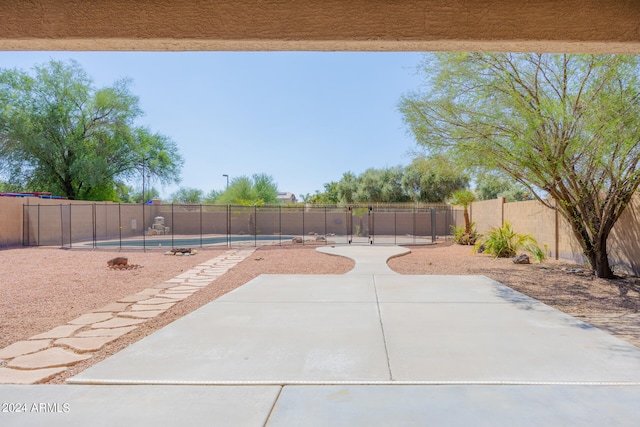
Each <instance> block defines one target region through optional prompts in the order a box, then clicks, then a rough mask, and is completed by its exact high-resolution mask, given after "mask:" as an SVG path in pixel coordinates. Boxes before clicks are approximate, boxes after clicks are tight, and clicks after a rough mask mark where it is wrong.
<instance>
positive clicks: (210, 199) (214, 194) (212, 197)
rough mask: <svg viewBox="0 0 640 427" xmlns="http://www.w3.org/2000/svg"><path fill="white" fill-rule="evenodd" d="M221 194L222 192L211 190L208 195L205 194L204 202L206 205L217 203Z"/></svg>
mask: <svg viewBox="0 0 640 427" xmlns="http://www.w3.org/2000/svg"><path fill="white" fill-rule="evenodd" d="M220 194H222V192H221V191H216V190H211V191H209V192H208V193H207V194H205V196H204V198H203V199H202V200H203V202H204V203H215V202H216V199H217V198H218V197H220Z"/></svg>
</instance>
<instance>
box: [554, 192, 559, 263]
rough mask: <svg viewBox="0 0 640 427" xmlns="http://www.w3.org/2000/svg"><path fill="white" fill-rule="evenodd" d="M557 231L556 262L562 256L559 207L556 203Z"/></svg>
mask: <svg viewBox="0 0 640 427" xmlns="http://www.w3.org/2000/svg"><path fill="white" fill-rule="evenodd" d="M554 212H555V215H554V216H555V229H556V235H555V253H556V257H555V258H556V261H557V260H559V259H560V254H559V253H558V252H559V251H560V241H559V240H560V229H559V224H558V220H559V218H558V206H557V203H556V209H555V211H554Z"/></svg>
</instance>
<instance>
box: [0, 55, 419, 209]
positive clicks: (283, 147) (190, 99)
mask: <svg viewBox="0 0 640 427" xmlns="http://www.w3.org/2000/svg"><path fill="white" fill-rule="evenodd" d="M71 58H73V59H75V60H77V61H78V62H79V63H80V64H81V65H82V66H83V68H84V69H85V70H86V71H87V73H88V74H89V75H90V76H91V77H92V78H93V79H94V82H95V83H96V86H98V87H100V86H107V85H111V84H112V83H113V82H114V81H115V80H117V79H120V78H123V77H129V78H131V79H132V80H133V84H132V86H131V88H132V91H133V93H135V94H136V95H137V96H138V97H139V98H140V106H141V107H142V110H143V111H144V113H145V114H144V116H143V117H142V118H141V119H139V120H138V122H137V124H139V125H144V126H148V127H149V128H151V130H153V131H155V132H160V133H162V134H164V135H167V136H169V137H171V138H172V139H173V140H174V141H176V143H177V144H178V146H179V148H180V152H181V154H182V155H183V157H184V159H185V164H184V168H183V170H182V182H181V183H180V184H178V185H172V186H165V187H161V186H159V185H157V184H154V185H155V187H156V188H158V189H159V190H160V192H161V194H162V195H163V196H168V195H169V194H171V193H172V192H174V191H175V190H176V189H177V188H178V187H194V188H199V189H201V190H203V191H204V192H205V193H207V192H209V191H210V190H212V189H216V190H222V189H224V187H225V185H226V179H225V178H224V177H223V176H222V175H223V174H228V175H229V176H230V177H231V178H233V177H237V176H239V175H249V176H250V175H251V174H253V173H259V172H264V173H267V174H269V175H271V176H273V178H274V181H275V182H276V183H277V184H278V187H279V190H280V191H290V192H292V193H294V194H295V195H296V196H297V197H299V195H300V194H306V193H314V192H315V191H316V190H322V188H323V187H322V185H323V184H324V183H326V182H329V181H337V180H339V179H340V177H341V176H342V174H343V173H344V172H347V171H352V172H354V173H361V172H362V171H364V170H365V169H367V168H370V167H375V168H383V167H388V166H389V167H390V166H395V165H398V164H407V163H409V162H410V160H411V158H410V155H409V154H408V151H409V150H411V149H412V148H414V146H415V144H414V142H413V140H412V138H411V136H410V135H408V134H407V132H406V130H405V127H404V125H403V123H402V119H401V116H400V114H399V113H398V111H397V105H398V101H399V99H400V97H401V95H402V94H404V93H406V92H407V91H410V90H413V89H417V88H418V86H419V85H420V82H421V79H420V77H419V76H417V75H416V72H415V70H416V66H417V65H418V63H419V62H420V59H421V55H420V54H419V53H320V52H193V53H191V52H180V53H152V52H144V53H140V52H0V68H14V67H17V68H20V69H23V70H30V69H31V68H32V67H33V66H34V65H36V64H43V63H45V62H48V61H49V60H50V59H56V60H67V59H71ZM132 184H133V185H136V186H137V187H139V186H140V185H141V183H132Z"/></svg>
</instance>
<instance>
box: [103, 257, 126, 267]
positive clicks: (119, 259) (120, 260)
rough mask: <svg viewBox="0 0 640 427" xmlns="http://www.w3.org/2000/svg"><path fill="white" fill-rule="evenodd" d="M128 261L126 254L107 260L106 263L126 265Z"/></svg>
mask: <svg viewBox="0 0 640 427" xmlns="http://www.w3.org/2000/svg"><path fill="white" fill-rule="evenodd" d="M128 262H129V258H127V257H126V256H119V257H116V258H113V259H110V260H109V261H107V265H108V266H109V267H113V266H114V265H127V263H128Z"/></svg>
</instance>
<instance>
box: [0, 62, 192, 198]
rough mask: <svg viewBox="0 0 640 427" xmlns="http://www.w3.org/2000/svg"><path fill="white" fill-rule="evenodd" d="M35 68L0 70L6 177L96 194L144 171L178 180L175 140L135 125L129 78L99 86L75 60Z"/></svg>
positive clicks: (1, 167) (31, 185)
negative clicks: (103, 86)
mask: <svg viewBox="0 0 640 427" xmlns="http://www.w3.org/2000/svg"><path fill="white" fill-rule="evenodd" d="M34 71H35V72H34V75H33V76H32V75H30V74H28V73H25V72H23V71H19V70H9V69H3V70H0V173H2V174H3V175H4V176H5V177H6V178H7V181H8V182H9V183H11V184H12V185H15V186H19V187H21V188H24V189H28V190H31V191H38V190H40V191H51V192H53V193H57V194H59V195H62V196H66V197H68V198H70V199H98V198H105V197H113V198H117V194H116V183H117V181H119V180H122V179H128V178H133V175H134V174H136V173H139V172H142V173H143V175H145V174H150V175H152V176H154V177H157V178H159V179H160V180H162V181H163V182H173V181H177V179H178V173H179V170H180V167H181V165H182V158H181V157H180V155H179V154H178V151H177V147H176V145H175V144H174V143H173V142H172V141H171V140H170V139H169V138H167V137H164V136H161V135H158V134H151V132H150V131H148V130H146V129H136V128H135V127H134V126H133V121H134V119H135V118H137V117H138V116H140V114H141V111H140V108H139V105H138V98H137V97H136V96H134V95H133V94H132V93H131V92H130V90H129V81H128V80H121V81H118V82H116V83H115V84H114V85H113V86H111V87H105V88H100V89H97V88H95V87H94V85H93V82H92V80H91V79H90V77H89V76H88V75H87V74H86V73H85V72H84V70H83V69H82V68H81V67H80V65H79V64H78V63H77V62H74V61H69V62H67V63H64V62H58V61H51V62H50V63H48V64H46V65H44V66H38V67H35V69H34ZM141 163H143V164H144V165H145V166H146V167H147V170H146V171H142V170H141V168H140V165H141Z"/></svg>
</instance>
